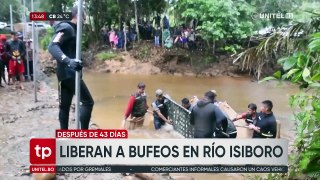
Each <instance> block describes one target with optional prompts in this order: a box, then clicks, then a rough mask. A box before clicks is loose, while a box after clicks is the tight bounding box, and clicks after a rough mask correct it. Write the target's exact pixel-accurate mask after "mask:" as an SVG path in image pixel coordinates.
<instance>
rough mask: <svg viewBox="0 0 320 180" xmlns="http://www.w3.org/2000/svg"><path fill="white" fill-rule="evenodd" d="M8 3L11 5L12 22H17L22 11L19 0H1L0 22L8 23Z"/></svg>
mask: <svg viewBox="0 0 320 180" xmlns="http://www.w3.org/2000/svg"><path fill="white" fill-rule="evenodd" d="M10 4H11V5H12V17H13V23H18V22H20V18H21V12H22V9H21V5H20V3H19V0H11V1H1V6H0V22H6V23H8V24H9V23H10Z"/></svg>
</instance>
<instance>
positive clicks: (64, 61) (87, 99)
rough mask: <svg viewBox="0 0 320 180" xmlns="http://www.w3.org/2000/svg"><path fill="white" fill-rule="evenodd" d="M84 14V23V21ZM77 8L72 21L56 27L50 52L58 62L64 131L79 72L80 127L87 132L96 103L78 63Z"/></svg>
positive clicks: (61, 115) (61, 119) (61, 125)
mask: <svg viewBox="0 0 320 180" xmlns="http://www.w3.org/2000/svg"><path fill="white" fill-rule="evenodd" d="M82 13H83V19H82V22H84V21H85V14H84V12H82ZM77 14H78V8H77V6H74V7H73V8H72V20H71V21H70V22H65V21H63V22H60V23H58V24H56V25H55V26H54V35H53V38H52V40H51V42H50V44H49V47H48V50H49V52H50V54H51V55H52V56H53V58H54V59H55V60H56V61H57V77H58V82H59V121H60V127H61V129H68V124H69V111H70V106H71V102H72V98H73V95H74V94H75V74H76V71H79V72H80V77H81V80H80V102H81V103H80V104H81V106H80V125H81V129H88V128H89V122H90V118H91V112H92V109H93V105H94V101H93V99H92V96H91V94H90V91H89V89H88V88H87V86H86V84H85V82H84V81H83V79H82V72H81V70H82V64H81V63H80V62H79V61H76V59H75V58H76V43H77V42H76V34H77Z"/></svg>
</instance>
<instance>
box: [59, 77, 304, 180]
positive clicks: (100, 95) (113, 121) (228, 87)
mask: <svg viewBox="0 0 320 180" xmlns="http://www.w3.org/2000/svg"><path fill="white" fill-rule="evenodd" d="M54 80H55V81H53V86H56V83H55V82H56V78H54ZM84 80H85V82H86V84H87V86H88V88H89V89H90V91H91V93H92V96H93V98H94V100H95V106H94V110H93V117H92V119H93V121H94V122H95V123H97V124H98V125H99V127H100V128H120V125H121V121H122V119H123V116H124V111H125V108H126V105H127V103H128V99H129V96H130V94H132V93H133V92H135V91H136V86H137V84H138V83H139V82H144V83H145V84H146V93H147V95H148V105H149V107H150V106H151V105H150V104H151V102H152V101H153V100H154V99H155V93H154V92H155V90H156V89H158V88H161V89H163V90H164V91H165V93H167V94H169V95H170V96H171V98H172V99H173V100H175V101H176V102H178V103H179V104H180V101H181V99H182V98H184V97H188V98H192V97H193V96H198V97H199V98H201V97H203V94H204V92H206V91H208V90H212V89H214V90H216V91H217V94H218V100H220V101H227V102H228V104H229V105H230V106H231V107H232V108H233V109H234V110H235V111H237V112H238V113H241V112H245V111H246V110H247V105H248V104H249V103H251V102H253V103H256V104H257V106H258V108H259V107H260V102H261V101H263V100H266V99H269V100H271V101H273V104H274V109H273V112H274V114H275V116H276V118H277V120H280V122H281V138H286V139H288V140H292V139H293V136H294V133H293V128H294V124H293V121H291V120H290V119H292V110H291V109H290V107H289V105H288V98H289V96H290V95H292V94H294V93H296V92H298V88H297V87H295V86H292V85H290V84H287V83H281V84H280V83H278V82H265V83H260V84H259V83H258V82H256V81H251V80H250V78H247V77H241V78H231V77H215V78H196V77H176V76H170V75H120V74H105V73H95V72H86V73H85V74H84ZM129 137H130V138H173V137H176V136H175V134H174V133H172V131H171V132H168V131H166V130H163V131H157V132H155V131H154V130H153V123H152V116H151V115H150V114H148V116H147V121H146V122H145V127H143V128H142V129H139V130H134V131H132V132H129ZM189 175H191V176H193V177H195V179H208V178H210V179H211V178H223V179H234V178H236V179H243V176H240V175H236V174H223V175H222V174H189Z"/></svg>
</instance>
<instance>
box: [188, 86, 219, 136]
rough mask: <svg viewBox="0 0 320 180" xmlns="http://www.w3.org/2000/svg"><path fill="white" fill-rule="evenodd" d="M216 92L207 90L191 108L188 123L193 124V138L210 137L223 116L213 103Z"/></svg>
mask: <svg viewBox="0 0 320 180" xmlns="http://www.w3.org/2000/svg"><path fill="white" fill-rule="evenodd" d="M215 97H216V94H215V93H213V92H212V91H208V92H206V93H205V95H204V99H202V100H199V101H198V102H197V105H195V106H194V107H193V108H192V111H191V115H190V124H191V125H193V126H194V138H212V137H213V135H214V132H215V131H216V127H217V123H218V122H222V121H223V119H224V118H225V116H224V114H223V113H222V111H221V110H220V109H219V107H218V106H216V105H214V101H215Z"/></svg>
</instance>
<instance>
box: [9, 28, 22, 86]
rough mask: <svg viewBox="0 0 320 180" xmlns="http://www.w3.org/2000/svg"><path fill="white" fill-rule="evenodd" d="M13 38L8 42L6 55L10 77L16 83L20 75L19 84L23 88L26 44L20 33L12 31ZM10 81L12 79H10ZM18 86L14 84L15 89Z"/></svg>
mask: <svg viewBox="0 0 320 180" xmlns="http://www.w3.org/2000/svg"><path fill="white" fill-rule="evenodd" d="M11 38H12V39H11V40H10V41H9V42H8V43H7V44H6V55H7V58H9V79H10V78H12V82H13V84H14V83H15V77H16V75H17V74H18V75H19V81H20V83H19V85H20V88H21V89H24V87H23V85H22V82H23V81H24V76H23V73H24V62H23V61H24V60H25V56H26V46H25V44H24V43H23V41H21V40H20V39H19V38H18V33H16V32H11ZM9 81H10V80H9ZM15 88H16V87H15V86H14V87H13V89H15Z"/></svg>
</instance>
